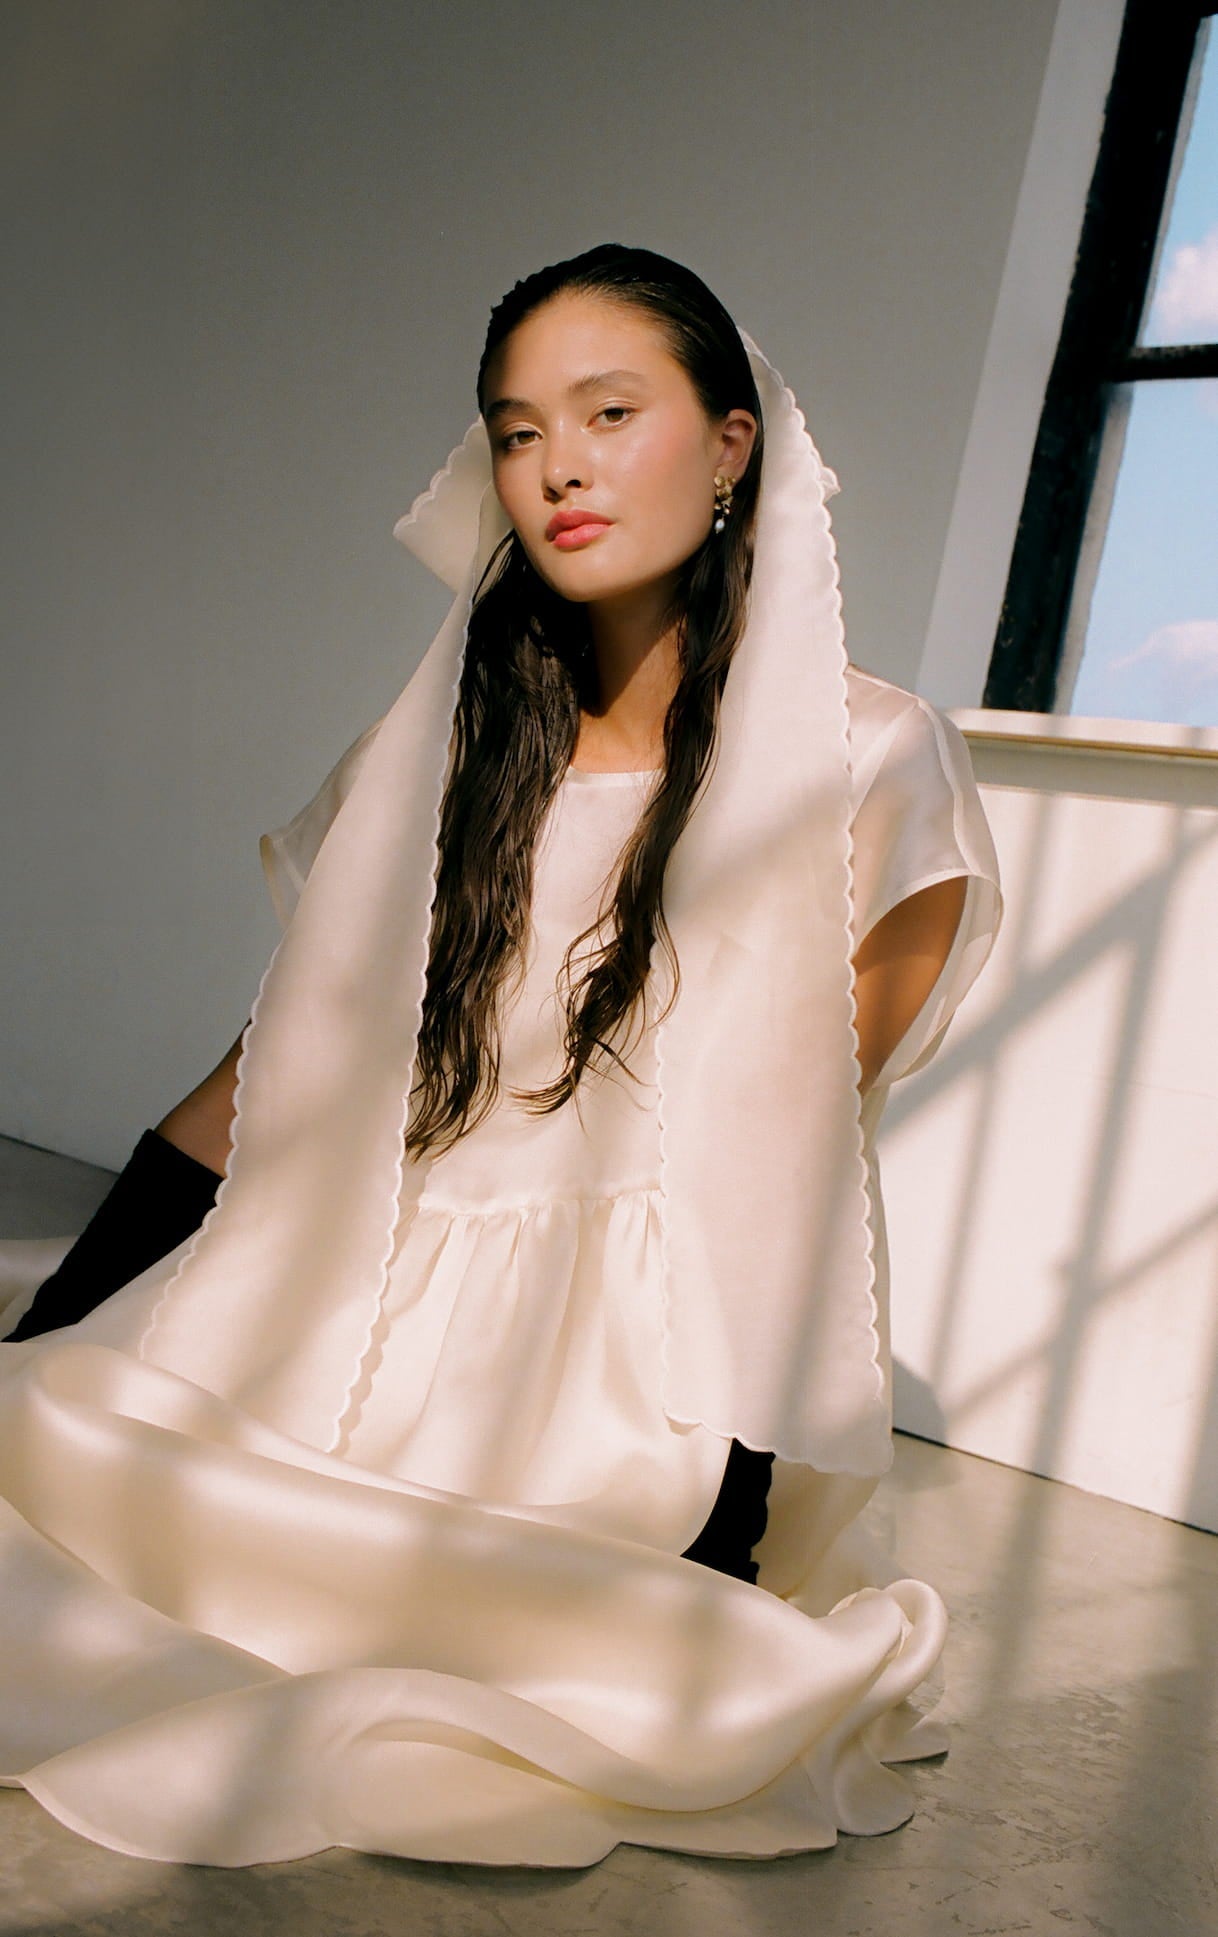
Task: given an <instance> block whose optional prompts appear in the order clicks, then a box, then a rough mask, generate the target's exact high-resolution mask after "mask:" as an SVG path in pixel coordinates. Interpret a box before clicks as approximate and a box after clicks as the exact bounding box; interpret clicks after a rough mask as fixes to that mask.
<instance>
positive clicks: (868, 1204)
mask: <svg viewBox="0 0 1218 1937" xmlns="http://www.w3.org/2000/svg"><path fill="white" fill-rule="evenodd" d="M740 334H741V338H742V339H743V342H744V345H745V348H746V350H747V351H748V353H749V356H750V358H752V357H756V358H757V360H758V361H759V362H761V363H762V364H763V365H764V366H765V368H766V369H767V370H768V371H769V373H770V375H771V376H772V377H773V379H774V381H775V383H776V384H777V385H778V386H779V389H780V391H781V402H782V404H783V406H784V407H785V408H786V409H787V411H789V412H790V414H791V417H792V419H793V421H794V423H795V425H796V428H797V430H798V432H799V434H800V436H801V437H802V438H803V440H804V444H805V447H806V450H807V454H808V455H809V456H810V457H811V458H812V459H813V461H814V464H815V475H816V481H817V485H818V487H819V493H820V495H819V499H818V503H817V506H816V513H815V515H816V516H817V517H818V518H819V520H820V521H821V530H822V532H823V535H824V539H825V542H826V544H827V547H828V560H829V569H830V588H829V602H830V610H831V619H830V626H831V630H832V634H833V637H832V641H831V642H830V644H831V647H833V648H835V649H836V652H837V686H838V701H839V703H838V748H839V752H840V755H841V758H842V761H843V765H844V769H845V772H846V775H847V778H849V776H850V774H851V773H852V771H853V767H852V761H851V747H850V707H849V696H848V690H847V685H846V670H847V667H848V665H849V663H850V655H849V653H848V651H847V648H846V628H845V622H844V620H843V616H842V611H843V607H842V596H841V569H840V566H839V563H838V556H837V543H836V540H835V539H834V536H833V525H832V521H831V519H830V517H829V513H828V509H827V507H826V498H827V497H828V496H829V495H830V493H829V491H828V489H827V488H826V482H825V477H826V473H827V474H828V476H829V477H831V478H832V479H833V485H834V487H835V488H838V489H840V486H838V484H837V479H836V477H835V476H834V474H833V473H832V472H830V471H828V467H827V465H825V464H824V463H823V462H822V460H821V456H820V452H819V451H818V450H817V448H816V445H815V442H814V441H813V438H812V435H811V432H810V431H809V430H808V425H807V419H806V418H805V416H804V413H803V411H802V410H801V409H800V406H799V402H798V399H797V398H796V396H795V393H794V391H793V390H792V389H791V386H790V384H788V383H786V382H785V381H784V379H783V377H782V375H781V374H780V372H779V371H778V370H776V369H775V367H774V365H773V364H772V363H771V362H770V360H769V358H768V357H767V356H766V355H765V353H764V351H762V350H760V349H759V348H758V346H757V345H756V344H755V343H754V342H753V340H752V338H751V337H750V336H749V335H748V333H747V332H746V331H744V330H741V332H740ZM766 428H767V429H768V425H767V426H766ZM838 860H839V863H840V868H841V874H840V880H841V889H842V910H843V912H842V932H843V933H844V935H845V938H846V957H845V966H846V1002H847V1018H848V1028H849V1038H848V1040H849V1043H850V1067H851V1073H852V1075H853V1078H854V1082H853V1092H852V1093H853V1096H854V1107H853V1109H852V1111H851V1115H852V1118H853V1121H854V1133H855V1163H856V1181H855V1188H856V1191H857V1193H858V1200H859V1203H860V1206H861V1208H862V1211H863V1231H864V1245H863V1262H864V1280H865V1282H864V1285H863V1292H864V1298H865V1306H864V1312H865V1316H864V1322H863V1330H864V1331H865V1334H866V1337H867V1340H868V1343H869V1347H870V1351H869V1362H870V1366H871V1371H872V1373H873V1375H874V1379H875V1397H876V1399H877V1400H878V1401H879V1403H880V1405H881V1406H882V1407H884V1410H885V1411H886V1412H887V1411H888V1410H889V1407H888V1406H887V1405H886V1403H885V1395H886V1381H885V1378H884V1368H883V1365H882V1362H881V1348H880V1333H879V1300H878V1299H877V1297H876V1281H877V1273H876V1258H875V1228H874V1223H873V1218H874V1211H875V1207H874V1205H873V1203H872V1198H871V1188H870V1166H869V1164H868V1162H867V1149H866V1139H865V1137H864V1134H863V1116H862V1096H861V1094H860V1092H859V1080H860V1078H861V1076H862V1073H863V1067H862V1063H861V1061H860V1059H859V1035H858V1003H857V1000H856V998H855V993H854V976H853V973H852V971H851V963H852V960H853V952H852V949H851V941H852V935H851V923H850V916H851V912H852V910H853V906H854V842H853V837H852V834H851V827H850V818H849V814H848V813H847V816H846V819H845V822H844V825H843V828H842V841H841V846H840V848H839V853H838ZM665 1028H666V1025H665V1024H664V1023H660V1024H659V1025H658V1026H657V1029H656V1085H657V1089H658V1092H659V1094H658V1099H657V1117H658V1125H659V1145H660V1254H661V1269H662V1274H663V1300H662V1304H663V1310H662V1315H661V1325H660V1357H661V1391H662V1392H663V1394H664V1395H665V1397H664V1415H665V1417H666V1418H667V1419H670V1420H672V1422H673V1423H674V1424H675V1425H683V1426H698V1427H701V1428H702V1430H703V1431H705V1432H709V1433H713V1434H714V1435H715V1436H716V1437H717V1438H720V1439H732V1438H735V1439H738V1440H739V1441H740V1444H741V1445H742V1446H746V1447H748V1449H749V1451H750V1452H755V1453H770V1452H772V1453H773V1454H774V1456H775V1458H776V1459H779V1460H781V1461H783V1462H784V1464H787V1465H794V1466H806V1467H810V1468H811V1469H812V1470H813V1471H815V1472H821V1473H849V1474H851V1475H855V1476H857V1477H858V1478H866V1479H878V1478H882V1477H883V1475H884V1474H885V1473H887V1472H888V1471H890V1469H891V1467H892V1463H893V1460H894V1458H895V1456H896V1449H895V1447H894V1445H893V1439H892V1428H891V1425H889V1426H888V1427H887V1428H886V1429H885V1437H886V1440H887V1451H888V1457H887V1459H886V1460H885V1461H884V1463H883V1465H882V1466H879V1467H876V1466H875V1465H874V1464H870V1463H868V1464H859V1463H857V1462H850V1461H841V1460H839V1461H837V1462H836V1463H829V1464H826V1463H825V1459H824V1457H823V1453H824V1449H819V1451H818V1450H817V1449H815V1448H813V1447H812V1446H811V1445H810V1444H809V1445H807V1446H801V1447H799V1448H796V1447H794V1446H792V1445H788V1444H778V1443H776V1444H775V1445H773V1446H758V1445H754V1443H753V1441H752V1440H750V1439H748V1438H745V1437H744V1436H743V1435H742V1434H741V1433H739V1432H737V1431H735V1430H734V1429H733V1428H732V1427H730V1426H729V1425H727V1424H726V1422H725V1423H724V1424H722V1425H716V1424H715V1423H714V1422H713V1421H712V1420H710V1419H708V1418H704V1417H702V1416H689V1415H686V1414H685V1413H681V1412H675V1411H673V1410H672V1408H671V1406H670V1405H669V1403H668V1397H667V1395H668V1394H669V1392H670V1390H671V1383H670V1374H671V1358H670V1354H669V1343H670V1330H671V1312H672V1284H671V1253H670V1251H669V1232H668V1220H667V1217H666V1215H665V1211H664V1206H665V1205H666V1203H667V1202H668V1201H669V1188H668V1177H669V1157H668V1139H667V1123H666V1118H665V1112H664V1099H665V1083H664V1070H665V1060H664V1041H663V1039H664V1034H665ZM774 1438H775V1441H776V1442H777V1441H780V1440H783V1438H784V1435H782V1434H780V1433H776V1434H775V1435H774Z"/></svg>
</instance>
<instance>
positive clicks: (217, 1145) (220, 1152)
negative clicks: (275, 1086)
mask: <svg viewBox="0 0 1218 1937" xmlns="http://www.w3.org/2000/svg"><path fill="white" fill-rule="evenodd" d="M244 1034H245V1028H244V1027H243V1028H242V1031H241V1036H243V1035H244ZM241 1036H238V1037H237V1040H236V1042H235V1043H234V1044H233V1046H232V1048H231V1049H230V1050H228V1052H227V1053H226V1054H225V1056H224V1058H223V1060H222V1061H220V1062H218V1063H217V1064H216V1067H215V1068H214V1069H213V1070H212V1072H211V1074H210V1075H209V1076H205V1077H204V1078H203V1081H202V1082H201V1083H198V1084H196V1086H195V1088H194V1089H193V1090H191V1092H190V1094H189V1096H184V1097H183V1098H182V1101H181V1102H180V1103H176V1104H175V1105H174V1107H173V1109H172V1110H170V1112H169V1114H168V1116H166V1117H163V1118H162V1119H161V1121H160V1122H159V1123H158V1124H157V1126H156V1128H157V1133H158V1135H160V1136H162V1137H165V1138H166V1139H167V1140H168V1142H170V1143H172V1144H176V1146H177V1148H178V1149H179V1150H184V1151H185V1152H186V1155H187V1156H188V1157H193V1158H194V1159H195V1161H196V1162H197V1163H201V1164H206V1165H207V1167H208V1169H209V1170H216V1171H219V1172H220V1173H221V1175H223V1172H224V1167H225V1165H226V1163H227V1162H228V1153H229V1150H230V1149H231V1147H232V1128H233V1091H234V1089H235V1088H236V1085H237V1058H238V1057H239V1056H240V1054H241Z"/></svg>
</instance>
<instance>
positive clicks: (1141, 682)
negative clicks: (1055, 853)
mask: <svg viewBox="0 0 1218 1937" xmlns="http://www.w3.org/2000/svg"><path fill="white" fill-rule="evenodd" d="M1141 341H1142V342H1143V343H1148V344H1153V343H1207V342H1215V341H1218V31H1215V29H1214V24H1213V23H1211V29H1210V34H1209V41H1208V46H1207V49H1206V53H1205V62H1204V67H1203V68H1202V73H1201V86H1200V92H1199V95H1198V99H1197V105H1196V110H1195V113H1194V117H1193V124H1192V129H1191V132H1190V135H1189V139H1188V145H1187V148H1186V150H1185V156H1184V165H1183V167H1182V169H1181V171H1180V175H1179V178H1178V181H1177V186H1176V193H1175V198H1174V201H1173V204H1172V207H1171V209H1170V211H1169V214H1168V227H1167V233H1166V236H1165V238H1164V245H1163V249H1162V252H1161V254H1160V258H1159V265H1158V274H1157V276H1156V280H1155V288H1154V291H1153V293H1152V297H1151V300H1150V303H1149V304H1148V306H1147V313H1146V318H1145V322H1144V325H1143V330H1142V336H1141ZM1132 388H1133V401H1132V407H1131V409H1130V413H1129V421H1128V428H1127V431H1126V436H1125V446H1124V453H1123V456H1122V461H1121V469H1120V473H1119V476H1118V479H1117V488H1116V495H1115V498H1114V501H1113V507H1112V514H1111V517H1110V519H1109V524H1108V531H1107V535H1106V537H1105V541H1104V548H1103V553H1102V557H1101V562H1100V569H1099V576H1098V579H1097V582H1096V587H1095V593H1094V596H1093V599H1092V604H1091V613H1090V618H1089V622H1088V627H1087V638H1086V645H1085V648H1084V653H1083V662H1082V666H1081V668H1080V672H1079V678H1078V682H1077V684H1076V686H1075V690H1074V694H1073V697H1072V698H1071V699H1069V701H1068V702H1067V701H1066V696H1065V695H1063V696H1062V707H1063V710H1069V711H1070V712H1071V713H1078V714H1089V715H1093V716H1098V717H1106V718H1110V719H1146V720H1179V721H1183V722H1184V723H1185V724H1186V725H1191V726H1218V378H1213V379H1207V380H1205V381H1204V382H1202V381H1172V382H1164V383H1145V384H1137V385H1135V386H1133V387H1132Z"/></svg>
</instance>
